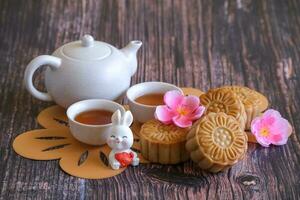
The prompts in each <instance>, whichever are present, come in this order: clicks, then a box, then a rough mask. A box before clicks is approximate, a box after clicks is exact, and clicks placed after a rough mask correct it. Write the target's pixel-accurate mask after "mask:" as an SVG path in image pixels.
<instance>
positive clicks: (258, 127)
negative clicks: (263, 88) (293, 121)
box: [251, 109, 292, 147]
mask: <svg viewBox="0 0 300 200" xmlns="http://www.w3.org/2000/svg"><path fill="white" fill-rule="evenodd" d="M251 132H252V134H254V136H255V137H256V140H257V142H258V143H259V144H261V145H262V146H264V147H269V145H270V144H274V145H284V144H286V143H287V140H288V137H289V136H290V135H291V133H292V126H291V125H290V123H289V122H288V121H287V120H286V119H284V118H283V117H281V115H280V113H279V112H278V111H276V110H273V109H269V110H267V111H266V112H265V113H263V115H262V116H260V117H256V118H255V119H254V120H253V121H252V122H251Z"/></svg>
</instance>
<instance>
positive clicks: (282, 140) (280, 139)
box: [271, 135, 288, 145]
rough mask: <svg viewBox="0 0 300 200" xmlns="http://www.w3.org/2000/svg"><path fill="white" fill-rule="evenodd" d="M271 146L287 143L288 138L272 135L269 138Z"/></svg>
mask: <svg viewBox="0 0 300 200" xmlns="http://www.w3.org/2000/svg"><path fill="white" fill-rule="evenodd" d="M271 140H272V144H274V145H284V144H286V143H287V140H288V136H285V135H272V136H271Z"/></svg>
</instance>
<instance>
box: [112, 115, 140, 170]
mask: <svg viewBox="0 0 300 200" xmlns="http://www.w3.org/2000/svg"><path fill="white" fill-rule="evenodd" d="M111 121H112V127H111V130H110V134H109V135H108V138H107V141H106V143H107V144H108V146H109V147H110V148H111V149H112V150H111V152H110V153H109V158H108V159H109V164H110V166H111V168H113V169H119V168H120V167H126V166H128V165H130V164H131V165H132V166H137V165H138V164H139V162H140V159H139V158H138V157H137V154H136V153H135V152H134V151H132V150H131V149H130V147H131V146H132V145H133V134H132V131H131V129H130V128H129V126H130V125H131V123H132V121H133V117H132V114H131V112H130V111H126V112H125V113H124V115H123V116H122V114H121V112H120V110H117V111H116V112H114V114H113V115H112V117H111Z"/></svg>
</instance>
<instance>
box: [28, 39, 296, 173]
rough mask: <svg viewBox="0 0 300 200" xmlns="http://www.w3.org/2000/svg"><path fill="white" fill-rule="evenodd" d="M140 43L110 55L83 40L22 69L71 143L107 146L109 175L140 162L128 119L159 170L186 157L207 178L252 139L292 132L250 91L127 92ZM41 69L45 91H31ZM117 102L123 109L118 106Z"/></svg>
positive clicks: (269, 139)
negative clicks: (62, 121) (63, 122)
mask: <svg viewBox="0 0 300 200" xmlns="http://www.w3.org/2000/svg"><path fill="white" fill-rule="evenodd" d="M141 45H142V42H141V41H138V40H134V41H131V42H130V43H129V44H128V45H127V46H126V47H124V48H122V49H117V48H115V47H113V46H112V45H110V44H107V43H105V42H100V41H95V40H94V38H93V37H92V36H91V35H84V36H83V37H82V38H81V40H79V41H74V42H70V43H67V44H65V45H63V46H62V47H60V48H58V49H57V50H56V51H54V53H53V54H52V55H41V56H38V57H36V58H35V59H33V60H32V61H31V62H30V63H29V64H28V66H27V68H26V70H25V76H24V81H25V85H26V88H27V90H28V91H29V92H30V93H31V94H32V95H33V96H34V97H36V98H38V99H40V100H43V101H55V102H56V103H57V104H58V105H60V106H61V107H63V108H65V109H67V111H66V115H67V118H68V121H69V129H70V132H71V134H72V135H73V137H74V138H75V139H77V140H78V141H80V142H82V143H85V144H89V145H105V144H107V145H108V146H109V147H110V148H111V152H110V154H109V156H108V161H109V164H110V166H111V168H112V169H113V170H118V169H120V168H123V167H126V166H129V165H132V166H137V165H138V164H139V158H138V156H137V153H136V152H134V151H133V150H132V149H131V147H132V145H133V140H134V139H133V133H132V131H131V129H130V126H131V124H132V123H133V120H134V121H136V122H137V123H139V124H141V127H140V130H139V137H140V143H139V144H140V146H141V155H142V156H143V158H145V159H147V160H149V161H150V162H155V163H161V164H177V163H179V162H184V161H186V160H188V159H189V158H191V159H192V160H193V161H194V162H196V163H198V166H199V167H200V168H201V169H204V170H207V171H210V172H213V173H216V172H219V171H222V170H224V169H227V168H228V167H231V166H233V165H234V164H236V163H237V162H238V161H240V160H242V159H243V158H244V157H245V153H246V152H247V147H248V145H247V144H248V142H249V141H250V140H249V138H251V137H252V138H253V137H254V139H253V141H254V142H257V143H259V144H261V145H262V146H264V147H269V145H270V144H272V145H284V144H286V143H287V140H288V138H289V136H290V135H291V133H292V131H293V129H292V126H291V125H290V123H289V122H288V121H287V120H286V119H284V118H283V117H282V116H281V115H280V113H279V112H278V111H276V110H273V109H268V105H269V102H268V99H267V98H266V97H265V96H264V95H263V94H261V93H259V92H257V91H255V90H252V89H250V88H247V87H244V86H223V87H220V88H212V89H210V90H209V91H207V92H206V93H203V94H201V95H187V96H186V95H184V92H183V91H182V89H180V88H179V87H177V86H175V85H172V84H169V83H164V82H144V83H139V84H136V85H133V86H131V87H130V82H131V77H132V76H133V75H134V74H135V72H136V70H137V56H136V54H137V51H138V50H139V48H140V47H141ZM43 65H47V66H48V68H47V70H46V74H45V85H46V89H47V92H46V93H44V92H40V91H38V90H37V89H36V88H35V87H34V85H33V80H32V79H33V74H34V72H35V71H36V70H37V69H38V68H39V67H41V66H43ZM124 96H126V98H127V100H128V102H129V103H128V104H129V111H126V110H125V108H124V107H123V106H122V105H121V104H120V102H121V101H122V99H123V97H124ZM200 99H201V102H200ZM150 100H151V101H152V103H146V102H150ZM154 102H155V103H154ZM249 131H250V132H249ZM216 152H218V153H217V154H216ZM228 152H229V153H228ZM232 152H235V153H232Z"/></svg>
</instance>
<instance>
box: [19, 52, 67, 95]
mask: <svg viewBox="0 0 300 200" xmlns="http://www.w3.org/2000/svg"><path fill="white" fill-rule="evenodd" d="M42 65H49V66H50V68H51V69H52V70H56V69H58V68H59V67H60V65H61V59H60V58H57V57H54V56H48V55H42V56H38V57H36V58H35V59H33V60H32V61H31V62H30V63H29V64H28V65H27V67H26V70H25V75H24V82H25V86H26V89H27V90H28V91H29V92H30V94H32V95H33V96H34V97H36V98H38V99H40V100H43V101H52V97H51V95H50V94H49V93H45V92H40V91H38V90H37V89H36V88H35V87H34V85H33V82H32V78H33V74H34V72H35V71H36V70H37V69H38V68H39V67H41V66H42Z"/></svg>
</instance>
